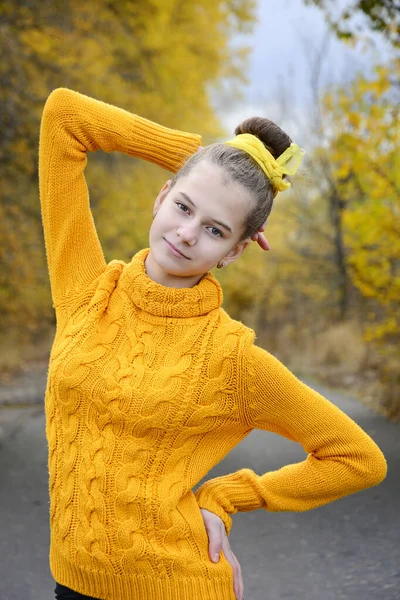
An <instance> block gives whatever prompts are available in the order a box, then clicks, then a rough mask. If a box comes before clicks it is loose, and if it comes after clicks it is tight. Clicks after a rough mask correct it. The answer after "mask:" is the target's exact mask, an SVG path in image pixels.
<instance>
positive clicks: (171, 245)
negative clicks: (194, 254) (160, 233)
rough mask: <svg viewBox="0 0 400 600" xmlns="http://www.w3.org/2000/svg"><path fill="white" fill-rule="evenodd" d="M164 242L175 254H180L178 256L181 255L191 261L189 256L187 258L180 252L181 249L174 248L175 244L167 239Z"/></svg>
mask: <svg viewBox="0 0 400 600" xmlns="http://www.w3.org/2000/svg"><path fill="white" fill-rule="evenodd" d="M164 240H165V241H166V242H167V244H168V246H170V247H171V248H172V249H173V250H175V252H178V254H180V255H181V256H182V257H183V258H187V259H188V260H190V258H189V257H188V256H186V255H185V254H183V252H181V251H180V250H179V248H177V247H176V246H174V244H171V242H169V241H168V240H167V239H165V238H164Z"/></svg>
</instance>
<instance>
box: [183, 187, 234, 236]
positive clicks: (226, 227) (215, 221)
mask: <svg viewBox="0 0 400 600" xmlns="http://www.w3.org/2000/svg"><path fill="white" fill-rule="evenodd" d="M179 193H180V194H181V196H183V197H184V198H185V200H186V202H189V204H191V205H192V206H193V207H194V208H196V205H195V203H194V202H193V200H192V199H191V198H190V197H189V196H188V195H187V194H185V192H179ZM211 220H212V222H213V223H217V225H220V227H223V228H224V229H226V230H227V231H229V233H232V229H231V228H230V227H229V225H226V224H225V223H223V222H222V221H218V220H217V219H211Z"/></svg>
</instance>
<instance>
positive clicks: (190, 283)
mask: <svg viewBox="0 0 400 600" xmlns="http://www.w3.org/2000/svg"><path fill="white" fill-rule="evenodd" d="M144 266H145V269H146V273H147V275H148V276H149V277H150V279H152V280H153V281H155V282H156V283H159V284H160V285H163V286H165V287H170V288H178V289H180V288H191V287H194V286H195V285H197V284H198V283H199V281H200V280H201V279H202V277H203V276H204V275H205V274H203V275H193V276H189V277H179V276H178V275H171V273H167V272H166V271H164V270H163V269H161V268H160V266H159V265H158V264H157V263H156V261H155V260H154V258H153V256H152V254H151V250H150V252H149V254H148V255H147V258H146V260H145V263H144Z"/></svg>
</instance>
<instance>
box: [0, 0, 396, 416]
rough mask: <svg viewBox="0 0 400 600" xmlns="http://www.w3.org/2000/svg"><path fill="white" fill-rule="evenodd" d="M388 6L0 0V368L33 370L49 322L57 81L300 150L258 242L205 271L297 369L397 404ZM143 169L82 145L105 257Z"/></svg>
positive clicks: (129, 232) (146, 174) (154, 183)
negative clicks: (289, 141) (264, 245)
mask: <svg viewBox="0 0 400 600" xmlns="http://www.w3.org/2000/svg"><path fill="white" fill-rule="evenodd" d="M398 8H399V3H398V1H397V0H393V1H390V0H387V1H385V2H362V1H356V2H354V1H352V2H349V1H339V2H330V1H328V0H304V1H302V0H283V1H280V2H270V1H267V0H258V1H254V0H201V1H200V0H199V1H194V2H180V1H179V0H169V1H165V0H152V1H142V2H136V1H130V0H125V1H118V2H117V1H113V0H107V1H106V0H96V1H90V0H89V1H86V2H79V1H74V0H70V1H68V2H65V1H61V0H52V1H50V0H42V1H40V2H39V1H38V0H37V1H35V0H33V1H32V0H31V1H23V0H18V1H15V0H13V1H7V0H3V1H2V2H1V3H0V39H1V53H2V60H1V64H0V94H1V112H0V130H1V140H0V181H1V208H0V240H1V245H0V265H1V279H0V315H1V323H0V334H1V339H2V350H1V352H0V374H1V378H2V381H3V382H6V381H10V379H12V378H13V377H15V375H16V374H17V373H18V372H21V369H22V371H23V370H24V369H25V371H26V372H31V373H32V376H33V377H35V373H36V371H37V369H39V370H40V369H43V364H44V363H43V361H44V362H45V360H46V359H47V356H48V350H49V346H50V343H51V338H52V335H53V328H54V317H53V310H52V306H51V301H50V294H49V283H48V276H47V268H46V263H45V254H44V244H43V237H42V228H41V218H40V211H39V199H38V181H37V155H38V134H39V125H40V117H41V112H42V109H43V105H44V102H45V100H46V98H47V96H48V94H49V93H50V92H51V90H52V89H54V88H56V87H58V86H64V87H70V88H72V89H75V90H78V91H80V92H82V93H85V94H88V95H90V96H93V97H96V98H98V99H101V100H104V101H106V102H110V103H113V104H117V105H118V106H121V107H123V108H125V109H127V110H129V111H132V112H135V113H138V114H140V115H142V116H145V117H147V118H149V119H153V120H156V121H158V122H160V123H162V124H164V125H167V126H169V127H176V128H180V129H183V130H189V131H194V132H199V133H201V134H202V135H203V136H204V142H205V143H210V142H212V141H215V140H218V139H227V137H229V136H231V135H232V131H233V129H234V127H235V126H236V125H237V124H238V123H239V122H240V121H241V120H243V119H244V118H246V117H249V116H252V115H255V114H258V115H263V116H267V117H268V118H270V119H272V120H275V121H276V122H277V123H278V124H279V125H281V126H282V127H283V128H284V129H285V130H286V131H287V132H288V133H289V135H290V136H291V137H292V138H293V139H295V141H297V142H298V143H299V144H300V145H302V146H303V147H304V148H306V150H307V159H306V161H305V163H304V166H303V169H302V174H301V176H299V177H297V178H296V182H295V185H294V186H293V190H292V191H290V192H288V193H286V194H281V195H280V196H279V197H278V199H277V202H276V205H275V207H274V210H273V213H272V215H271V217H270V220H269V223H268V228H267V237H268V239H269V241H270V244H271V247H272V250H271V252H269V253H263V252H261V251H260V250H259V249H258V248H255V247H254V248H252V249H251V251H250V252H248V254H247V256H245V257H244V258H243V259H241V260H240V261H239V262H238V263H236V264H235V265H233V266H231V267H229V269H227V270H225V271H223V272H221V273H217V275H218V277H220V279H221V280H222V283H223V285H224V290H225V306H226V308H227V310H228V311H229V312H230V313H231V314H232V316H234V317H236V318H238V319H241V320H243V321H244V322H246V323H248V324H249V325H250V326H253V327H255V328H256V330H257V332H258V339H259V343H262V344H263V345H265V346H266V347H267V348H268V349H269V350H270V351H271V352H274V353H275V354H277V355H278V356H279V357H280V358H281V359H282V360H283V361H284V362H286V363H287V364H288V365H289V366H290V367H291V368H293V369H294V370H296V372H298V373H303V372H304V373H307V374H308V375H313V376H315V377H318V378H323V379H325V380H327V381H328V382H332V381H333V382H334V383H335V384H336V385H340V386H343V387H348V388H351V390H352V391H354V392H355V393H358V394H360V396H362V398H363V399H364V400H365V401H367V402H370V403H372V404H373V405H374V406H377V407H379V408H381V409H382V410H384V411H385V412H386V414H388V415H390V416H392V417H399V410H400V360H399V358H400V347H399V339H400V337H399V332H400V305H399V298H400V236H399V232H400V199H399V186H400V165H399V152H398V142H399V135H400V130H399V126H398V113H399V95H400V87H399V74H400V61H399V11H398ZM165 178H166V173H165V172H162V170H161V169H159V168H157V167H155V166H153V165H150V164H146V163H144V162H140V161H135V160H132V159H131V158H127V157H125V156H122V155H117V154H109V155H106V154H102V153H100V152H98V153H96V154H95V155H92V156H90V161H89V166H88V169H87V179H88V184H89V189H90V193H91V203H92V207H93V212H94V216H95V220H96V224H97V227H98V231H99V235H100V239H101V240H102V243H103V247H104V251H105V253H106V257H107V258H108V259H112V258H116V257H118V258H122V259H125V260H129V259H130V257H131V256H132V255H133V254H134V253H135V252H136V251H137V250H138V249H140V248H142V247H144V246H147V245H148V238H147V231H148V226H149V224H150V219H151V207H152V201H153V199H154V198H155V196H156V194H157V191H158V189H159V188H160V187H161V185H162V183H163V181H164V180H165Z"/></svg>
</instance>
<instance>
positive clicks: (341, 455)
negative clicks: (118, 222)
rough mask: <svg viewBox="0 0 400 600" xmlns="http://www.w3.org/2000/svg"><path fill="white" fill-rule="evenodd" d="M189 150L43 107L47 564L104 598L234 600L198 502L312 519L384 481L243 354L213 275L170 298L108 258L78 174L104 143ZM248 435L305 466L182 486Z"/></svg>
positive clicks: (128, 125)
mask: <svg viewBox="0 0 400 600" xmlns="http://www.w3.org/2000/svg"><path fill="white" fill-rule="evenodd" d="M199 143H200V138H199V137H198V136H194V135H191V134H188V133H183V132H178V131H173V130H168V129H167V128H165V127H162V126H160V125H156V124H155V123H151V122H149V121H146V120H145V119H142V118H140V117H137V116H135V115H132V114H130V113H127V112H126V111H123V110H121V109H118V108H116V107H113V106H110V105H107V104H104V103H102V102H99V101H97V100H93V99H91V98H87V97H86V96H83V95H81V94H78V93H76V92H73V91H70V90H64V89H60V90H55V91H54V92H53V93H52V94H51V95H50V97H49V99H48V101H47V103H46V106H45V110H44V113H43V119H42V126H41V138H40V154H39V169H40V170H39V174H40V193H41V202H42V212H43V225H44V233H45V240H46V250H47V256H48V264H49V273H50V281H51V288H52V295H53V301H54V306H55V310H56V316H57V333H56V338H55V340H54V344H53V348H52V352H51V357H50V366H49V376H48V384H47V391H46V417H47V421H46V422H47V425H46V428H47V438H48V445H49V473H50V483H49V490H50V525H51V549H50V563H51V569H52V573H53V575H54V577H55V579H56V580H57V581H58V582H59V583H61V584H64V585H66V586H68V587H70V588H72V589H75V590H77V591H79V592H80V593H82V594H85V595H88V596H93V597H95V598H100V599H104V600H124V599H126V600H127V599H128V598H137V599H139V598H143V599H146V600H184V599H185V600H186V599H188V598H191V599H192V600H204V599H209V600H217V599H218V600H220V599H222V598H223V599H226V600H228V599H230V600H234V593H233V586H232V573H231V569H230V566H229V564H228V563H227V561H226V560H225V558H224V557H223V556H222V557H221V560H220V561H219V563H217V564H214V563H212V562H211V561H210V559H209V556H208V540H207V534H206V530H205V527H204V524H203V520H202V516H201V512H200V508H201V507H203V508H207V509H209V510H211V511H213V512H215V513H216V514H218V515H219V516H220V517H221V518H222V519H223V521H224V523H225V526H226V529H227V531H228V532H229V529H230V526H231V517H230V515H231V514H233V513H235V512H236V511H238V510H240V511H246V510H254V509H257V508H264V509H266V510H271V511H277V510H307V509H310V508H313V507H315V506H319V505H322V504H324V503H326V502H329V501H332V500H335V499H337V498H339V497H341V496H344V495H345V494H348V493H352V492H355V491H357V490H360V489H362V488H365V487H367V486H370V485H375V484H377V483H379V481H381V480H382V478H383V477H384V476H385V472H386V463H385V460H384V458H383V456H382V454H381V452H380V450H379V449H378V448H377V446H376V445H375V443H374V442H373V441H372V440H371V439H370V438H369V437H368V436H367V435H366V434H365V433H364V432H363V431H362V430H361V429H360V428H359V427H358V426H357V425H356V424H355V423H353V422H352V421H351V420H350V419H349V418H348V417H347V416H346V415H344V414H343V413H342V412H341V411H339V410H338V409H337V408H335V407H334V406H333V405H332V404H330V403H329V402H328V401H327V400H325V399H324V398H322V397H321V396H320V395H318V394H317V393H316V392H314V391H312V390H311V389H309V388H308V387H307V386H305V385H304V384H302V383H301V382H300V381H298V380H297V379H296V378H295V377H294V376H293V375H292V374H291V373H290V372H289V371H288V370H287V369H285V367H284V366H283V365H281V363H279V361H277V360H276V359H275V358H274V357H272V356H271V355H270V354H268V353H267V352H266V351H264V350H262V349H260V348H258V347H257V346H255V345H254V333H253V332H252V331H251V330H250V329H248V328H246V327H245V326H244V325H243V324H241V323H238V322H236V321H234V320H232V319H231V318H230V317H229V316H228V315H227V314H226V313H225V311H224V310H223V309H222V307H221V304H222V292H221V288H220V286H219V284H218V282H217V280H216V279H215V278H214V276H213V275H212V274H211V273H207V274H206V275H205V276H204V277H203V278H202V279H201V281H200V282H199V284H198V285H196V286H194V287H192V288H183V289H175V288H167V287H164V286H161V285H159V284H157V283H155V282H154V281H152V280H151V279H150V278H149V277H148V275H147V274H146V270H145V259H146V256H147V254H148V252H149V249H144V250H141V251H140V252H138V253H137V254H136V255H135V256H134V257H133V258H132V261H131V262H130V263H129V264H125V263H124V262H122V261H111V262H110V263H109V264H106V262H105V260H104V257H103V253H102V250H101V246H100V243H99V240H98V237H97V234H96V230H95V227H94V223H93V219H92V216H91V212H90V206H89V198H88V192H87V188H86V182H85V179H84V168H85V165H86V153H87V152H89V151H94V150H96V149H99V148H102V149H103V150H105V151H111V150H119V151H122V152H126V153H127V154H130V155H132V156H140V157H141V158H144V159H147V160H152V161H153V162H155V163H157V164H159V165H160V166H164V167H166V168H169V169H170V170H172V171H176V170H177V169H179V167H180V165H181V164H182V161H183V160H184V158H185V156H188V155H190V154H191V153H193V152H194V151H195V150H196V148H197V147H198V144H199ZM255 427H257V428H261V429H266V430H270V431H275V432H276V433H279V434H280V435H284V436H286V437H289V438H290V439H293V440H296V441H298V442H300V443H301V444H302V445H303V447H304V449H305V451H306V453H307V458H306V459H305V461H303V462H302V463H299V464H297V465H290V466H288V467H284V468H282V469H279V470H278V471H276V472H272V473H265V474H263V475H261V476H258V475H257V474H255V473H254V472H253V471H251V470H250V469H244V470H241V471H239V472H237V473H232V474H230V475H227V476H224V477H220V478H217V479H214V480H211V481H208V482H206V483H205V484H204V485H203V486H201V487H200V488H199V489H198V490H197V492H196V494H194V493H193V491H192V490H193V488H194V486H196V484H197V483H198V482H199V481H200V480H201V479H202V478H203V477H204V476H205V475H206V473H207V472H208V471H209V470H210V469H211V468H212V467H213V466H214V465H215V464H217V463H218V462H219V461H220V460H221V459H222V458H223V457H224V456H225V455H226V454H227V453H228V452H229V451H230V450H231V449H232V448H233V447H234V446H235V445H236V444H238V443H239V442H240V441H241V440H242V439H243V438H244V437H245V436H247V435H248V434H249V433H250V432H251V431H252V429H254V428H255Z"/></svg>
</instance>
